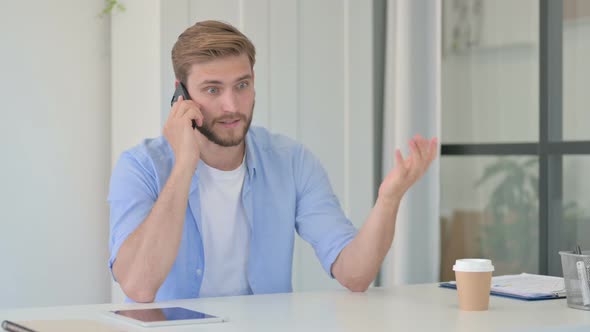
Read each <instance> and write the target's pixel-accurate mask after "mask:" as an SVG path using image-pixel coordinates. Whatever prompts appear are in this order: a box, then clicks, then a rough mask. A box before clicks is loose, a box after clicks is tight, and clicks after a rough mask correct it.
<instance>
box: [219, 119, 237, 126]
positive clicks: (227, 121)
mask: <svg viewBox="0 0 590 332" xmlns="http://www.w3.org/2000/svg"><path fill="white" fill-rule="evenodd" d="M239 123H240V118H236V119H224V120H221V121H219V124H221V125H222V126H224V127H227V128H231V127H235V126H237V125H238V124H239Z"/></svg>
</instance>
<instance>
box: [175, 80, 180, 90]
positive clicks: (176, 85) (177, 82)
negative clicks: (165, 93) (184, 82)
mask: <svg viewBox="0 0 590 332" xmlns="http://www.w3.org/2000/svg"><path fill="white" fill-rule="evenodd" d="M178 84H180V81H179V80H174V88H175V89H176V88H178Z"/></svg>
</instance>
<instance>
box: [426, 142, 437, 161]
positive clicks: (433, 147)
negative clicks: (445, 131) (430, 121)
mask: <svg viewBox="0 0 590 332" xmlns="http://www.w3.org/2000/svg"><path fill="white" fill-rule="evenodd" d="M428 153H429V156H428V160H429V162H432V161H433V160H434V159H436V157H437V156H438V139H437V138H436V137H433V138H432V139H431V140H430V146H429V147H428Z"/></svg>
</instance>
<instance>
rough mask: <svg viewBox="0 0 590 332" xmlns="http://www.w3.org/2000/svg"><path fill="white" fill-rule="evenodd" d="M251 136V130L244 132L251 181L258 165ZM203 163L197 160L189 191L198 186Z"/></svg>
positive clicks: (247, 165)
mask: <svg viewBox="0 0 590 332" xmlns="http://www.w3.org/2000/svg"><path fill="white" fill-rule="evenodd" d="M253 136H254V134H253V133H252V131H251V130H248V133H246V167H247V170H248V178H249V179H250V181H252V179H253V178H254V176H255V175H256V167H257V165H258V155H257V153H256V145H255V144H256V143H255V142H254V137H253ZM203 164H204V162H203V161H202V160H199V163H198V164H197V170H196V172H195V175H194V176H193V179H192V183H191V188H190V192H193V191H194V190H195V189H197V188H198V184H199V176H200V170H201V169H202V168H203Z"/></svg>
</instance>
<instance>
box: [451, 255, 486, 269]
mask: <svg viewBox="0 0 590 332" xmlns="http://www.w3.org/2000/svg"><path fill="white" fill-rule="evenodd" d="M453 271H459V272H491V271H494V266H493V265H492V261H491V260H489V259H480V258H465V259H457V260H456V261H455V265H453Z"/></svg>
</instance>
